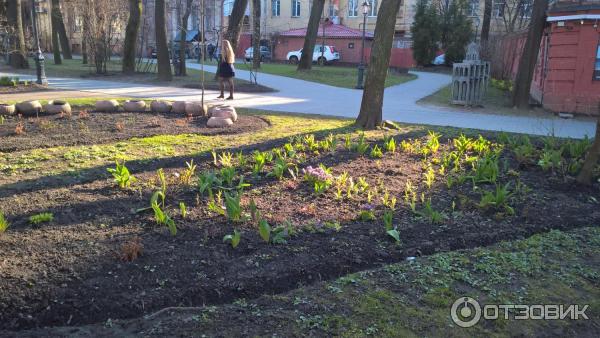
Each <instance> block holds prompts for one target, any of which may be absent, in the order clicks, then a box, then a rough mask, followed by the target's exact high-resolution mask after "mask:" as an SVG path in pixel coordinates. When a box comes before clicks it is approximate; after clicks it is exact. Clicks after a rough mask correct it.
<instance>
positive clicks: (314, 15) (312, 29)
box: [298, 0, 325, 70]
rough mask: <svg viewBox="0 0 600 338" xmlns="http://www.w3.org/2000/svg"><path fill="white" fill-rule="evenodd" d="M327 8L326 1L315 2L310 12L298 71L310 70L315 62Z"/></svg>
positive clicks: (315, 0)
mask: <svg viewBox="0 0 600 338" xmlns="http://www.w3.org/2000/svg"><path fill="white" fill-rule="evenodd" d="M323 7H325V0H314V1H313V5H312V9H311V10H310V18H309V19H308V27H307V28H306V36H305V37H304V46H303V47H302V55H301V56H300V62H299V63H298V70H310V69H311V68H312V62H313V50H314V49H315V43H316V42H317V35H318V33H319V22H320V21H321V14H322V13H323Z"/></svg>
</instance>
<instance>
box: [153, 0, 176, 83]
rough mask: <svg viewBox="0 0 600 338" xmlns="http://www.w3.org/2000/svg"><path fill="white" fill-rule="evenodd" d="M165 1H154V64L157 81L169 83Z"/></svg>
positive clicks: (170, 75) (169, 70)
mask: <svg viewBox="0 0 600 338" xmlns="http://www.w3.org/2000/svg"><path fill="white" fill-rule="evenodd" d="M165 12H166V10H165V0H156V3H155V5H154V24H155V27H156V28H155V31H156V58H157V60H156V62H157V63H158V79H159V80H161V81H171V80H172V79H173V74H172V73H171V62H170V60H169V47H168V46H167V29H166V18H165V14H166V13H165Z"/></svg>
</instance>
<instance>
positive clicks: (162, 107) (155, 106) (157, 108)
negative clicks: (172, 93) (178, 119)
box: [150, 100, 173, 113]
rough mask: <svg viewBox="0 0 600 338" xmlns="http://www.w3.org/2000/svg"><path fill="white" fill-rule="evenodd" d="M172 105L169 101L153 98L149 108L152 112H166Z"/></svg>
mask: <svg viewBox="0 0 600 338" xmlns="http://www.w3.org/2000/svg"><path fill="white" fill-rule="evenodd" d="M172 107H173V105H172V104H171V102H169V101H161V100H154V101H152V103H150V110H151V111H152V112H154V113H168V112H170V111H171V108H172Z"/></svg>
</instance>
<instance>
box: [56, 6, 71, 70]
mask: <svg viewBox="0 0 600 338" xmlns="http://www.w3.org/2000/svg"><path fill="white" fill-rule="evenodd" d="M52 20H53V21H52V22H53V26H54V22H56V31H57V33H58V37H59V39H60V49H61V50H62V53H63V57H64V58H65V60H70V59H72V58H73V56H72V55H71V45H70V44H69V37H67V30H66V29H65V22H64V20H63V16H62V13H61V12H60V0H52Z"/></svg>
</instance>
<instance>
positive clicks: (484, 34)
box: [481, 0, 493, 44]
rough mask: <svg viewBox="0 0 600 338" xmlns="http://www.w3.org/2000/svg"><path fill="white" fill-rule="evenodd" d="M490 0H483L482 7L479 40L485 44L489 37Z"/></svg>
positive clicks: (490, 19) (490, 20)
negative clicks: (483, 4)
mask: <svg viewBox="0 0 600 338" xmlns="http://www.w3.org/2000/svg"><path fill="white" fill-rule="evenodd" d="M492 6H493V4H492V0H485V7H484V8H483V23H482V25H481V42H482V44H486V43H487V41H488V39H489V38H490V24H491V22H492Z"/></svg>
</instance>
